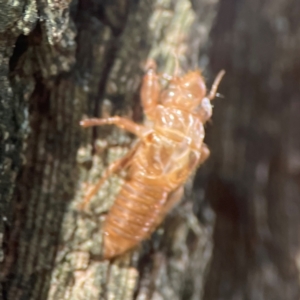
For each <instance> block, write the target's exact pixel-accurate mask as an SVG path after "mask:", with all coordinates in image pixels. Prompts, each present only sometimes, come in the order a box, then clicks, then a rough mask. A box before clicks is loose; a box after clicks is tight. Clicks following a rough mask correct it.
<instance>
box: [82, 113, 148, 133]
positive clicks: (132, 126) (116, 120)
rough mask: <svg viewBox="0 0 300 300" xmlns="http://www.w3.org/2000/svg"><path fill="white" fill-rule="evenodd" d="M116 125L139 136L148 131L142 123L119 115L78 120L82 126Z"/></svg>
mask: <svg viewBox="0 0 300 300" xmlns="http://www.w3.org/2000/svg"><path fill="white" fill-rule="evenodd" d="M112 124H114V125H116V126H118V127H120V128H122V129H124V130H127V131H129V132H131V133H133V134H135V135H137V136H138V137H140V138H143V137H144V136H145V134H147V133H148V132H149V129H147V128H145V127H144V126H142V125H139V124H136V123H134V122H133V121H131V120H129V119H126V118H122V117H119V116H114V117H110V118H105V119H97V118H93V119H86V120H82V121H80V125H81V126H83V127H91V126H101V125H112Z"/></svg>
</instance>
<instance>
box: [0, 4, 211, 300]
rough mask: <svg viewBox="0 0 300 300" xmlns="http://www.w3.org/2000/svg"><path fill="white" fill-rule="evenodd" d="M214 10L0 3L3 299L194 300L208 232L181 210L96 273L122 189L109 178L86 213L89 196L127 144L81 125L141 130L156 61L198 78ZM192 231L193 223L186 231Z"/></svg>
mask: <svg viewBox="0 0 300 300" xmlns="http://www.w3.org/2000/svg"><path fill="white" fill-rule="evenodd" d="M216 5H217V1H212V0H206V1H204V0H203V1H198V2H196V1H194V2H189V1H187V0H179V1H175V0H173V1H171V0H164V1H133V0H128V1H120V0H115V1H105V0H103V1H96V0H86V1H84V0H78V1H73V2H71V3H70V1H67V0H61V1H54V0H47V1H46V0H40V1H35V0H27V1H25V0H23V1H14V0H10V1H3V2H2V1H1V2H0V6H1V12H0V33H1V34H0V68H1V73H0V76H1V80H0V85H1V89H0V94H1V98H0V100H1V101H0V137H1V144H0V168H1V169H0V171H1V172H0V184H1V185H0V195H1V196H0V197H1V214H2V218H1V219H0V220H1V223H0V224H1V226H0V229H1V234H2V235H1V237H3V248H2V253H1V258H2V266H1V288H2V290H1V297H2V299H7V300H18V299H99V298H100V299H132V298H135V299H199V298H200V297H201V294H202V293H203V283H204V279H205V276H204V271H205V268H206V265H207V263H208V261H209V258H210V253H211V247H212V244H211V232H212V231H211V226H212V223H207V224H206V225H203V224H198V222H197V220H196V218H195V217H194V215H193V212H192V198H193V192H192V184H191V183H189V184H188V186H187V188H186V197H185V200H184V201H183V203H182V205H181V206H180V207H179V208H178V209H177V210H175V211H174V212H173V213H172V214H171V215H170V217H168V218H167V220H166V223H165V225H164V226H162V227H161V229H160V230H158V232H157V233H155V234H154V236H153V238H152V239H151V240H150V241H146V242H145V243H144V244H143V246H140V248H139V249H137V250H136V251H134V252H133V253H130V254H126V255H124V256H122V257H120V258H118V259H116V260H114V261H101V260H100V259H99V257H100V256H101V224H102V221H103V218H104V217H105V212H106V211H107V210H108V209H109V206H110V205H111V203H112V202H113V200H114V197H115V194H116V193H117V192H118V189H119V187H120V185H121V183H122V182H121V179H120V178H118V177H115V176H113V177H112V178H110V180H109V181H108V183H107V184H106V185H105V186H104V187H103V188H102V189H101V190H100V191H99V193H98V195H97V196H96V197H95V199H94V200H93V201H92V203H91V204H90V209H89V210H88V211H87V212H85V211H81V210H80V209H78V205H79V204H80V202H81V201H82V198H83V195H84V193H85V191H86V189H87V187H88V185H90V184H92V183H93V182H95V180H97V179H98V178H100V177H101V174H102V172H103V170H104V169H105V168H106V167H107V166H108V164H109V162H111V161H113V160H115V159H116V158H118V157H120V156H122V155H124V153H125V152H126V151H128V149H129V147H130V144H131V141H132V139H133V137H132V136H130V135H128V134H126V133H124V132H122V131H120V130H118V129H116V128H111V127H107V128H97V129H89V130H83V129H81V128H80V127H79V121H80V120H81V119H82V118H83V117H84V116H89V117H90V116H107V115H115V114H118V115H122V116H127V117H130V118H132V119H133V120H135V121H139V122H142V120H143V115H142V110H141V106H140V103H139V87H140V82H141V77H142V75H143V66H144V64H145V61H146V60H147V58H148V57H151V58H154V59H155V60H156V61H157V63H158V65H159V71H160V72H168V73H170V74H172V72H173V70H174V66H175V59H174V56H173V53H176V54H177V55H178V58H179V62H180V66H181V67H182V68H183V69H185V70H188V69H191V68H195V67H196V66H197V63H198V51H199V48H202V47H203V46H204V44H205V43H206V41H207V37H208V33H209V31H210V28H211V25H212V21H213V18H214V15H215V11H216ZM187 221H188V222H187Z"/></svg>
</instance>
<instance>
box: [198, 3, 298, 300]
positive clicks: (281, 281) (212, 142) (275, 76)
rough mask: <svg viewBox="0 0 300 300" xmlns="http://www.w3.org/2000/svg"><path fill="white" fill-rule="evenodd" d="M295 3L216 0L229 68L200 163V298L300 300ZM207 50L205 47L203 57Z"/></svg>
mask: <svg viewBox="0 0 300 300" xmlns="http://www.w3.org/2000/svg"><path fill="white" fill-rule="evenodd" d="M299 12H300V3H299V1H296V0H291V1H280V0H279V1H253V0H244V1H235V0H232V1H225V0H222V1H220V5H219V10H218V16H217V17H216V23H215V26H214V28H213V30H212V35H211V37H212V39H211V44H210V47H209V50H208V51H207V52H206V54H205V56H207V57H209V60H210V66H211V68H212V69H213V70H214V71H217V70H219V69H220V68H225V69H226V72H227V74H226V78H225V80H224V82H223V85H222V91H221V92H222V94H224V95H225V99H222V100H219V101H218V103H217V105H215V110H214V119H213V126H211V127H210V128H209V129H210V132H209V135H208V139H207V143H208V144H209V146H210V148H211V149H212V155H211V159H210V160H209V162H208V164H207V165H206V166H205V168H204V169H205V170H206V172H204V169H202V173H201V174H202V178H201V176H199V180H200V179H204V178H206V179H207V189H206V192H207V193H206V195H207V198H209V200H210V201H211V204H212V206H213V208H214V210H215V213H216V223H215V229H214V251H213V257H212V262H211V266H210V271H209V274H208V276H207V284H206V288H205V296H204V299H207V300H212V299H214V300H216V299H251V300H258V299H273V300H279V299H281V300H282V299H289V300H296V299H300V289H299V270H300V265H299V250H300V248H299V246H300V244H299V243H300V223H299V220H300V218H299V216H300V215H299V213H300V201H299V200H300V181H299V178H300V177H299V176H300V118H299V114H300V88H299V86H300V85H299V74H300V64H299V53H300V40H299V37H300V22H299V17H298V16H299ZM203 55H204V54H203Z"/></svg>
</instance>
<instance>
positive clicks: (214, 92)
mask: <svg viewBox="0 0 300 300" xmlns="http://www.w3.org/2000/svg"><path fill="white" fill-rule="evenodd" d="M224 75H225V71H224V70H221V71H220V72H219V73H218V75H217V77H216V78H215V80H214V82H213V85H212V87H211V90H210V92H209V94H208V96H207V98H208V99H209V100H212V99H214V98H215V97H216V95H217V89H218V86H219V84H220V82H221V80H222V78H223V76H224Z"/></svg>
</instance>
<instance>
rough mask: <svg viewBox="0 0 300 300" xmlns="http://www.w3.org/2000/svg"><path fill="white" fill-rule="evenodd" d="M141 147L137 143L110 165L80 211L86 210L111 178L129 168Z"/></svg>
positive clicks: (84, 201)
mask: <svg viewBox="0 0 300 300" xmlns="http://www.w3.org/2000/svg"><path fill="white" fill-rule="evenodd" d="M139 145H140V143H137V144H136V145H135V146H134V147H133V148H132V149H131V150H130V151H129V152H128V153H127V154H126V155H125V156H124V157H122V158H120V159H118V160H116V161H114V162H113V163H111V164H110V166H109V167H108V168H107V169H106V170H105V172H104V174H103V175H102V177H101V179H100V180H99V181H98V182H97V183H96V184H95V185H93V186H92V187H91V189H90V190H89V192H88V193H87V194H86V195H85V197H84V200H83V201H82V202H81V203H80V205H79V209H80V210H84V209H85V207H86V205H87V204H88V203H89V202H90V200H91V198H92V197H93V196H94V195H95V194H96V193H97V191H98V190H99V189H100V188H101V186H102V185H103V183H104V182H105V180H106V179H107V178H108V177H109V176H111V175H112V174H115V173H118V172H119V171H120V170H122V169H124V168H125V167H127V166H128V164H129V163H130V160H131V159H132V157H133V155H134V154H135V152H136V150H137V149H138V147H139Z"/></svg>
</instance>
